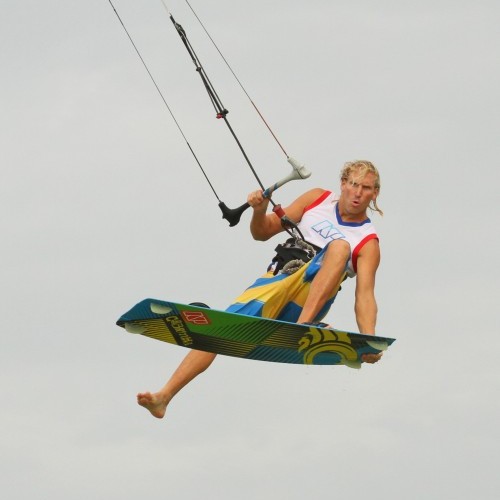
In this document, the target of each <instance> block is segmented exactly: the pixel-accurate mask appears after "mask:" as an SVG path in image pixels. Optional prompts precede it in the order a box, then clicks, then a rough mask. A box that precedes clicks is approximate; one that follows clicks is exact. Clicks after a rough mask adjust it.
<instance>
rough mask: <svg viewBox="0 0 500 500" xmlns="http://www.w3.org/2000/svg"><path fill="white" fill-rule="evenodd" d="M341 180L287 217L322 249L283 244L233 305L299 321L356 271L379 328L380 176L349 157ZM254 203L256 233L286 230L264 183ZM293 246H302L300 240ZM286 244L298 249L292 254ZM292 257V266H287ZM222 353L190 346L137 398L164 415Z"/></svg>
mask: <svg viewBox="0 0 500 500" xmlns="http://www.w3.org/2000/svg"><path fill="white" fill-rule="evenodd" d="M340 180H341V182H340V196H338V197H337V196H336V195H334V194H333V193H331V192H330V191H327V190H325V189H320V188H316V189H312V190H310V191H307V192H306V193H304V194H302V195H301V196H299V197H298V198H297V199H296V200H295V201H294V202H293V203H292V204H291V205H290V206H289V207H287V208H286V209H285V213H286V215H287V217H288V219H290V220H292V221H293V222H295V223H296V224H297V226H298V228H299V229H300V232H301V234H302V235H303V236H304V240H305V241H307V243H308V244H310V245H307V246H306V247H305V248H306V250H305V251H304V252H303V254H304V255H306V254H307V252H308V251H309V246H310V247H311V248H315V249H316V250H317V253H316V255H315V256H314V257H313V258H312V259H310V260H308V259H307V257H305V258H304V260H305V261H306V262H301V259H300V258H299V259H296V258H295V257H297V252H294V251H290V252H289V250H287V245H279V246H278V248H280V251H279V252H278V254H279V255H280V258H279V259H274V261H273V263H272V264H271V266H270V267H269V268H268V272H267V273H266V274H265V275H264V276H263V277H261V278H259V279H258V280H257V281H256V282H255V283H254V284H253V285H252V286H250V287H249V288H248V289H247V290H246V291H245V292H243V294H242V295H240V296H239V297H238V298H237V299H236V300H235V302H234V303H233V304H232V305H231V306H230V307H229V308H228V309H227V310H228V311H230V312H238V313H242V314H248V315H254V316H261V317H266V318H274V319H283V320H286V321H293V322H297V323H310V322H318V321H321V319H322V318H323V317H324V316H325V315H326V313H327V312H328V310H329V308H330V307H331V305H332V304H333V301H334V300H335V297H336V295H337V292H338V291H339V289H340V286H341V283H342V281H343V280H344V279H345V278H346V277H355V278H356V290H355V300H354V311H355V315H356V321H357V324H358V328H359V331H360V333H364V334H371V335H374V334H375V324H376V319H377V303H376V300H375V274H376V271H377V269H378V266H379V262H380V248H379V241H378V236H377V233H376V231H375V228H374V226H373V224H372V223H371V221H370V219H369V218H368V215H367V210H368V209H369V208H370V209H372V210H374V211H377V212H379V213H382V212H381V210H380V209H379V207H378V205H377V197H378V194H379V191H380V176H379V173H378V170H377V169H376V167H375V166H374V165H373V164H372V163H371V162H369V161H355V162H349V163H346V164H345V166H344V168H343V169H342V171H341V174H340ZM248 203H249V204H250V206H251V207H252V209H253V214H252V219H251V223H250V231H251V234H252V236H253V238H254V239H256V240H261V241H265V240H268V239H269V238H271V237H272V236H275V235H276V234H278V233H281V232H282V231H283V230H284V228H283V225H282V221H281V220H280V218H279V217H278V216H277V215H276V214H275V213H267V209H268V204H269V199H267V198H264V197H263V195H262V190H258V191H254V192H252V193H250V194H249V195H248ZM290 247H291V248H292V250H297V245H293V244H290V245H289V246H288V248H290ZM277 250H278V249H277ZM287 252H289V253H290V255H291V256H292V257H293V259H290V262H287V260H288V259H287V258H286V256H287ZM298 253H299V254H300V249H299V252H298ZM292 260H293V262H291V261H292ZM307 260H308V261H307ZM290 263H291V264H292V266H290V265H288V267H287V264H290ZM276 266H278V267H279V272H277V269H276ZM215 356H216V355H215V354H212V353H208V352H204V351H197V350H191V351H190V352H189V353H188V354H187V356H186V357H185V358H184V360H183V361H182V362H181V364H180V365H179V367H178V368H177V369H176V370H175V372H174V373H173V374H172V376H171V378H170V379H169V380H168V382H167V383H166V384H165V385H164V386H163V388H162V389H160V390H159V391H158V392H156V393H151V392H144V393H140V394H138V395H137V402H138V403H139V404H140V405H141V406H144V407H145V408H146V409H148V410H149V411H150V412H151V414H152V415H153V416H154V417H157V418H163V416H164V415H165V412H166V409H167V405H168V404H169V403H170V401H171V399H172V398H173V397H174V396H175V395H176V394H177V393H178V392H179V391H180V390H181V389H182V388H183V387H185V386H186V385H187V384H188V383H189V382H190V381H191V380H193V379H194V378H195V377H196V376H197V375H199V374H200V373H202V372H204V371H205V370H206V369H207V368H208V367H209V366H210V364H211V363H212V361H213V360H214V359H215ZM380 357H381V354H368V355H364V356H363V359H362V360H363V361H364V362H366V363H376V362H377V361H378V360H379V359H380Z"/></svg>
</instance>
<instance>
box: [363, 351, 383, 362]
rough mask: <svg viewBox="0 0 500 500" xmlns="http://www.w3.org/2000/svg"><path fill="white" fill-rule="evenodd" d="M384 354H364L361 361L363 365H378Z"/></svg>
mask: <svg viewBox="0 0 500 500" xmlns="http://www.w3.org/2000/svg"><path fill="white" fill-rule="evenodd" d="M382 354H383V353H381V352H379V353H378V354H363V356H361V361H362V362H363V363H370V364H371V365H372V364H373V363H377V361H380V358H381V357H382Z"/></svg>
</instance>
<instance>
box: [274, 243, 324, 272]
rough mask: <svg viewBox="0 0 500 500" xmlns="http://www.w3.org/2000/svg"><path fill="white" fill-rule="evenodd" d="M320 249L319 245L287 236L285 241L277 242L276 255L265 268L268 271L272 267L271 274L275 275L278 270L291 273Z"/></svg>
mask: <svg viewBox="0 0 500 500" xmlns="http://www.w3.org/2000/svg"><path fill="white" fill-rule="evenodd" d="M320 250H321V248H320V247H317V246H316V245H312V244H311V243H308V242H307V241H305V240H301V239H297V238H289V239H288V240H286V241H285V243H283V244H279V245H278V246H277V247H276V248H275V252H276V255H275V256H274V258H273V260H272V262H271V264H270V265H269V267H268V268H267V270H268V271H270V270H271V269H273V268H274V271H273V274H274V275H275V276H276V275H277V274H278V273H279V272H282V273H284V274H293V273H294V272H296V271H298V270H299V269H300V268H301V267H302V266H303V265H304V264H306V263H307V262H309V261H310V260H311V259H312V258H313V257H314V256H315V255H316V254H317V253H318V252H319V251H320Z"/></svg>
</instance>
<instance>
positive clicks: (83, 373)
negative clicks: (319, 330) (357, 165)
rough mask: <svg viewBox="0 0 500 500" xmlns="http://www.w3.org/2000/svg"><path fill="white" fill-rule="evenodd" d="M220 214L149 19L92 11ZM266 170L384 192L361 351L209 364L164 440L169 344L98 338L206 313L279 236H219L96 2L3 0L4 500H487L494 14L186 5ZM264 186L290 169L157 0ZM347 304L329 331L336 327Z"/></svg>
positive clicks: (212, 159)
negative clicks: (353, 177)
mask: <svg viewBox="0 0 500 500" xmlns="http://www.w3.org/2000/svg"><path fill="white" fill-rule="evenodd" d="M114 4H115V7H116V8H117V10H118V12H119V13H120V16H121V17H122V20H123V22H124V23H125V24H126V26H127V28H128V30H129V32H130V33H131V35H132V37H133V39H134V41H135V43H136V45H137V46H138V48H139V50H140V51H141V53H142V55H143V57H144V59H145V60H146V62H147V64H148V66H149V68H150V70H151V72H152V73H153V74H154V76H155V78H156V80H157V82H158V84H159V86H160V87H161V89H162V92H163V93H164V95H165V97H166V99H167V101H168V103H169V105H170V106H171V108H172V110H173V112H174V114H175V115H176V118H177V119H178V121H179V123H180V125H181V127H182V128H183V130H184V132H185V134H186V136H187V137H188V140H189V142H190V143H191V145H192V147H193V149H194V150H195V151H196V154H197V155H198V157H199V159H200V161H201V163H202V165H203V167H204V168H205V170H206V171H207V173H208V175H209V176H210V179H211V181H212V182H213V184H214V187H215V189H216V191H217V194H218V195H219V197H220V198H221V199H222V200H223V201H225V202H226V204H227V205H229V206H230V207H234V206H237V205H240V204H241V203H243V202H244V201H245V199H246V195H247V193H248V192H249V191H251V190H253V189H255V188H256V181H255V179H254V178H253V177H252V175H251V173H250V171H249V169H248V167H247V166H246V165H245V163H244V161H243V158H242V157H241V155H240V154H239V152H238V151H237V149H236V146H235V143H234V142H233V141H232V139H231V137H230V136H229V133H228V131H227V130H226V129H225V127H224V124H223V123H222V122H221V121H218V120H215V119H214V112H213V108H212V107H211V104H210V102H209V100H208V97H207V96H206V93H205V91H204V89H203V87H202V84H201V81H200V79H199V77H198V75H197V74H196V72H195V71H194V65H193V64H192V62H191V60H190V59H189V57H188V54H187V52H186V50H185V48H184V47H183V45H182V43H181V41H180V39H179V37H178V35H177V33H176V32H175V30H174V28H173V26H172V25H171V23H170V21H169V18H168V16H167V14H166V12H165V9H164V8H163V5H162V4H161V2H160V0H143V1H140V2H139V1H132V0H114ZM191 4H192V5H193V7H194V8H195V10H196V11H197V13H198V15H199V16H200V17H201V18H202V20H203V21H204V22H205V25H206V27H207V29H208V30H209V31H210V34H211V35H212V37H213V38H214V39H215V40H216V42H217V44H218V46H219V48H220V49H221V50H222V52H223V53H224V56H225V57H226V59H227V60H228V61H230V63H231V65H232V67H233V69H234V70H235V71H236V73H237V75H238V77H239V78H240V80H241V81H242V83H243V84H244V86H245V88H246V89H247V91H248V92H249V94H250V95H251V97H252V98H253V100H254V102H255V103H256V104H257V106H258V107H259V108H260V110H261V112H262V113H263V114H264V116H265V117H266V119H267V121H268V122H269V123H270V125H271V126H272V128H273V130H274V132H275V133H276V135H277V136H278V138H279V140H280V141H281V142H282V144H283V145H284V147H285V149H286V150H287V152H288V154H290V155H292V156H294V157H296V158H297V159H299V160H300V161H302V162H304V163H305V164H306V166H307V167H308V168H309V169H310V170H311V171H312V173H313V174H312V176H311V178H310V179H308V180H305V181H295V182H294V183H291V184H288V185H287V186H286V187H283V188H282V189H281V190H280V191H279V192H277V193H276V194H275V200H276V201H277V202H279V203H283V204H284V205H286V204H287V203H289V202H290V201H291V200H293V199H294V198H295V197H296V196H297V195H299V194H300V193H301V192H303V191H304V190H306V189H310V188H313V187H324V188H329V189H332V190H337V189H338V185H339V181H338V173H339V171H340V169H341V167H342V165H343V163H344V162H345V161H348V160H353V159H369V160H371V161H373V162H374V163H375V164H376V165H377V166H378V168H379V169H380V172H381V177H382V189H381V194H380V197H379V205H380V207H381V208H382V209H383V210H384V212H385V215H384V217H383V218H381V217H380V216H379V215H378V214H374V215H373V217H372V220H373V221H374V223H375V225H376V226H377V229H378V231H379V234H380V242H381V249H382V264H381V267H380V271H379V273H378V280H377V300H378V304H379V321H378V328H377V333H378V334H379V335H383V336H388V337H395V338H396V339H397V341H396V343H395V344H394V345H393V346H392V347H391V349H390V350H389V351H388V352H387V353H386V355H385V356H384V358H383V361H381V362H380V363H379V364H377V365H374V366H364V367H363V368H362V369H361V370H351V369H348V368H345V367H303V366H288V365H280V364H272V363H260V362H253V361H246V360H237V359H231V358H223V357H220V358H218V359H217V360H216V362H215V363H214V365H213V366H212V367H211V369H210V370H209V371H208V372H207V373H206V374H204V375H203V376H202V377H200V378H199V379H198V380H196V381H195V382H194V383H193V384H192V385H191V386H189V387H188V388H187V389H186V390H185V391H184V392H183V393H181V394H179V395H178V397H177V398H176V399H175V400H174V401H173V402H172V404H171V406H170V408H169V410H168V414H167V417H166V418H165V420H161V421H160V420H156V419H153V418H152V417H151V416H150V415H149V414H148V413H147V412H146V411H145V410H144V409H142V408H140V407H138V406H137V404H136V401H135V394H136V393H137V392H139V391H143V390H157V389H158V388H159V387H160V386H161V385H162V384H163V382H164V381H165V380H166V378H167V376H168V375H169V374H170V373H171V372H172V370H173V369H174V368H175V367H176V366H177V364H178V363H179V362H180V361H181V359H182V358H183V356H184V355H185V354H186V352H187V351H186V350H184V349H183V348H180V347H175V346H171V345H168V344H164V343H161V342H157V341H153V340H151V339H148V338H145V337H141V336H134V335H130V334H128V333H126V332H125V331H124V330H122V329H120V328H118V327H116V326H115V324H114V323H115V321H116V319H117V318H118V317H119V316H120V315H121V314H122V313H123V312H125V311H126V310H128V309H129V308H130V307H131V306H133V305H134V304H135V303H137V302H139V301H140V300H142V299H143V298H146V297H154V298H157V299H166V300H175V301H178V302H192V301H204V302H206V303H208V304H210V305H211V306H212V307H215V308H220V309H223V308H225V307H226V306H227V305H228V304H229V303H231V301H232V299H233V298H234V297H235V296H236V295H238V294H239V293H240V291H241V290H243V289H244V288H245V287H246V286H247V285H248V284H250V283H251V282H252V281H253V279H254V278H255V277H257V276H259V275H260V274H261V273H262V272H263V271H264V269H265V267H266V265H267V263H268V261H269V260H270V259H271V258H272V255H273V249H274V247H275V246H276V244H277V243H278V242H279V241H281V239H280V238H276V239H274V240H272V241H270V242H266V243H259V242H254V241H253V240H252V239H251V237H250V235H249V231H248V222H249V216H250V214H249V213H247V214H245V215H244V216H243V218H242V221H241V223H240V224H239V225H238V226H236V227H234V228H229V226H228V225H227V223H226V221H223V220H222V219H221V215H220V212H219V209H218V207H217V199H216V198H215V196H214V195H213V193H212V191H211V190H210V188H209V186H208V184H207V183H206V181H205V179H204V178H203V176H202V174H201V173H200V170H199V168H198V166H197V165H196V163H195V161H194V159H193V158H192V156H191V154H190V152H189V149H188V148H187V146H186V144H185V142H184V140H183V138H182V136H181V135H180V133H179V131H178V130H177V128H176V126H175V124H174V122H173V120H172V118H171V117H170V115H169V114H168V111H167V109H166V107H165V105H164V103H163V102H162V101H161V99H160V97H159V95H158V93H157V92H156V89H155V88H154V86H153V84H152V82H151V81H150V80H149V77H148V75H147V73H146V71H145V69H144V67H143V66H142V64H141V62H140V60H139V58H138V57H137V54H136V53H135V52H134V49H133V47H132V45H131V44H130V41H129V40H128V39H127V37H126V34H125V32H124V30H123V28H122V26H121V25H120V23H119V21H118V19H117V18H116V16H115V14H114V12H113V9H112V8H111V6H110V4H109V1H108V0H86V1H79V2H75V1H67V0H66V1H63V0H59V1H57V0H45V1H40V0H38V1H33V0H25V1H23V2H20V1H14V0H1V6H2V9H1V16H0V44H1V47H2V50H1V51H0V68H1V78H0V96H1V100H2V103H1V113H0V127H1V134H0V161H1V173H2V175H1V178H2V182H1V183H0V203H1V209H2V217H1V218H0V231H1V234H2V266H1V267H0V269H1V274H0V280H1V294H2V297H1V304H2V316H1V317H2V322H3V328H2V339H3V340H2V348H1V350H0V356H1V357H0V366H1V373H2V376H1V378H0V384H1V394H2V397H1V400H2V403H1V404H2V411H1V413H0V428H1V429H2V430H1V432H0V435H1V438H0V449H1V455H0V457H1V458H0V469H1V470H2V474H1V479H0V491H2V496H3V497H4V498H8V499H10V500H17V499H19V500H21V499H22V500H25V499H48V498H50V499H51V500H62V499H64V500H67V499H71V500H73V499H85V500H88V499H96V498H102V499H106V500H115V499H116V500H118V499H119V500H132V499H134V500H135V499H137V498H147V497H150V498H151V497H156V498H169V499H172V500H194V499H196V500H198V499H208V500H211V499H217V500H219V499H220V500H233V499H242V500H253V499H264V500H268V499H269V500H271V499H272V500H275V499H286V500H288V499H290V500H295V499H304V498H320V497H321V498H343V499H354V498H359V497H360V496H367V497H370V498H372V499H384V500H387V499H390V500H393V499H394V500H396V499H397V500H400V499H405V500H407V499H409V500H413V499H415V500H417V499H418V500H420V499H423V498H426V499H440V500H441V499H443V498H453V499H460V500H469V499H471V498H478V499H481V500H488V499H493V498H497V495H498V490H499V488H500V481H499V477H498V472H497V469H498V463H499V461H500V450H499V448H500V445H499V443H500V431H499V426H498V422H499V419H500V402H499V397H498V395H499V390H500V377H499V369H498V360H497V358H498V353H499V352H500V335H499V334H500V329H499V322H498V320H497V317H496V316H497V308H498V299H499V296H500V293H499V292H500V290H499V288H500V287H499V281H500V270H499V264H498V255H499V252H500V248H499V247H500V245H499V236H498V228H497V224H496V223H495V219H494V217H495V213H496V210H497V207H498V201H499V196H498V185H499V181H500V176H499V173H498V172H499V167H500V164H499V158H500V147H499V132H500V114H499V104H500V98H499V90H498V89H499V88H500V70H499V65H498V47H499V43H500V36H499V32H498V20H499V15H500V3H499V2H498V1H497V0H479V1H472V0H420V1H409V0H379V1H368V0H330V1H324V0H309V1H307V2H305V1H298V0H272V1H269V0H266V1H264V0H255V1H253V2H242V1H238V0H232V1H229V0H214V1H212V2H202V1H200V0H191ZM168 5H169V8H170V9H171V11H172V13H173V15H174V17H175V18H176V20H177V21H178V22H179V23H180V24H182V25H183V27H184V28H185V30H186V31H187V33H188V36H189V38H190V40H191V43H192V45H193V46H194V48H195V50H196V51H197V53H198V55H199V57H200V59H201V60H202V62H203V64H204V66H205V69H206V71H207V73H208V74H209V76H210V78H211V80H212V82H213V84H214V85H215V87H216V89H217V91H218V93H219V95H220V97H221V98H222V101H223V103H224V105H225V106H226V107H227V108H228V109H229V111H230V113H229V115H228V118H229V120H230V122H231V124H232V125H233V127H234V129H235V130H236V132H237V134H238V136H239V137H240V139H241V141H242V143H243V145H244V147H245V149H246V151H247V153H248V155H249V156H250V158H251V159H252V161H253V164H254V166H255V168H256V170H257V171H258V173H259V175H260V176H261V178H262V180H263V182H264V183H265V184H266V185H269V184H271V183H273V182H274V181H276V180H277V179H279V178H281V177H283V176H284V175H286V174H287V173H288V172H289V170H290V167H289V165H288V164H287V163H286V158H285V156H284V155H283V153H282V152H281V150H280V149H279V147H278V146H277V145H276V144H275V142H274V141H273V139H272V137H271V135H270V134H269V133H268V131H267V129H266V128H265V127H264V125H263V124H262V122H261V121H260V119H259V117H258V115H257V114H256V113H255V111H254V110H253V108H252V106H251V104H250V103H249V101H248V99H247V97H246V96H245V95H244V93H243V92H242V91H241V89H240V88H239V86H238V84H237V82H236V81H235V80H234V78H233V77H232V75H231V74H230V72H229V70H228V69H227V67H226V66H225V65H224V63H223V61H222V60H221V58H220V56H219V55H218V54H217V52H216V50H215V48H214V47H213V46H212V45H211V43H210V41H209V40H208V38H207V36H206V35H205V33H204V32H203V30H202V29H201V27H200V26H199V24H198V22H197V21H196V19H195V17H194V16H193V14H192V12H191V11H190V10H189V8H188V6H187V5H186V3H185V2H184V1H183V0H169V2H168ZM352 308H353V283H349V284H348V285H346V286H345V287H344V289H343V291H342V292H341V295H340V296H339V299H338V301H337V303H336V306H335V308H334V309H332V311H331V313H330V314H329V316H328V320H329V321H330V322H331V323H332V324H333V325H335V326H336V327H338V328H343V329H351V330H354V329H355V328H356V323H355V318H354V313H353V310H352Z"/></svg>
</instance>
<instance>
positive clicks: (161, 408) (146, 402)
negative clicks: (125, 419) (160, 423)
mask: <svg viewBox="0 0 500 500" xmlns="http://www.w3.org/2000/svg"><path fill="white" fill-rule="evenodd" d="M137 403H139V404H140V405H141V406H143V407H144V408H146V410H149V412H150V413H151V415H153V417H156V418H163V417H164V416H165V412H166V411H167V405H168V403H169V400H168V399H166V398H165V396H163V395H162V394H161V393H160V392H156V393H154V394H151V393H150V392H141V393H139V394H137Z"/></svg>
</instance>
